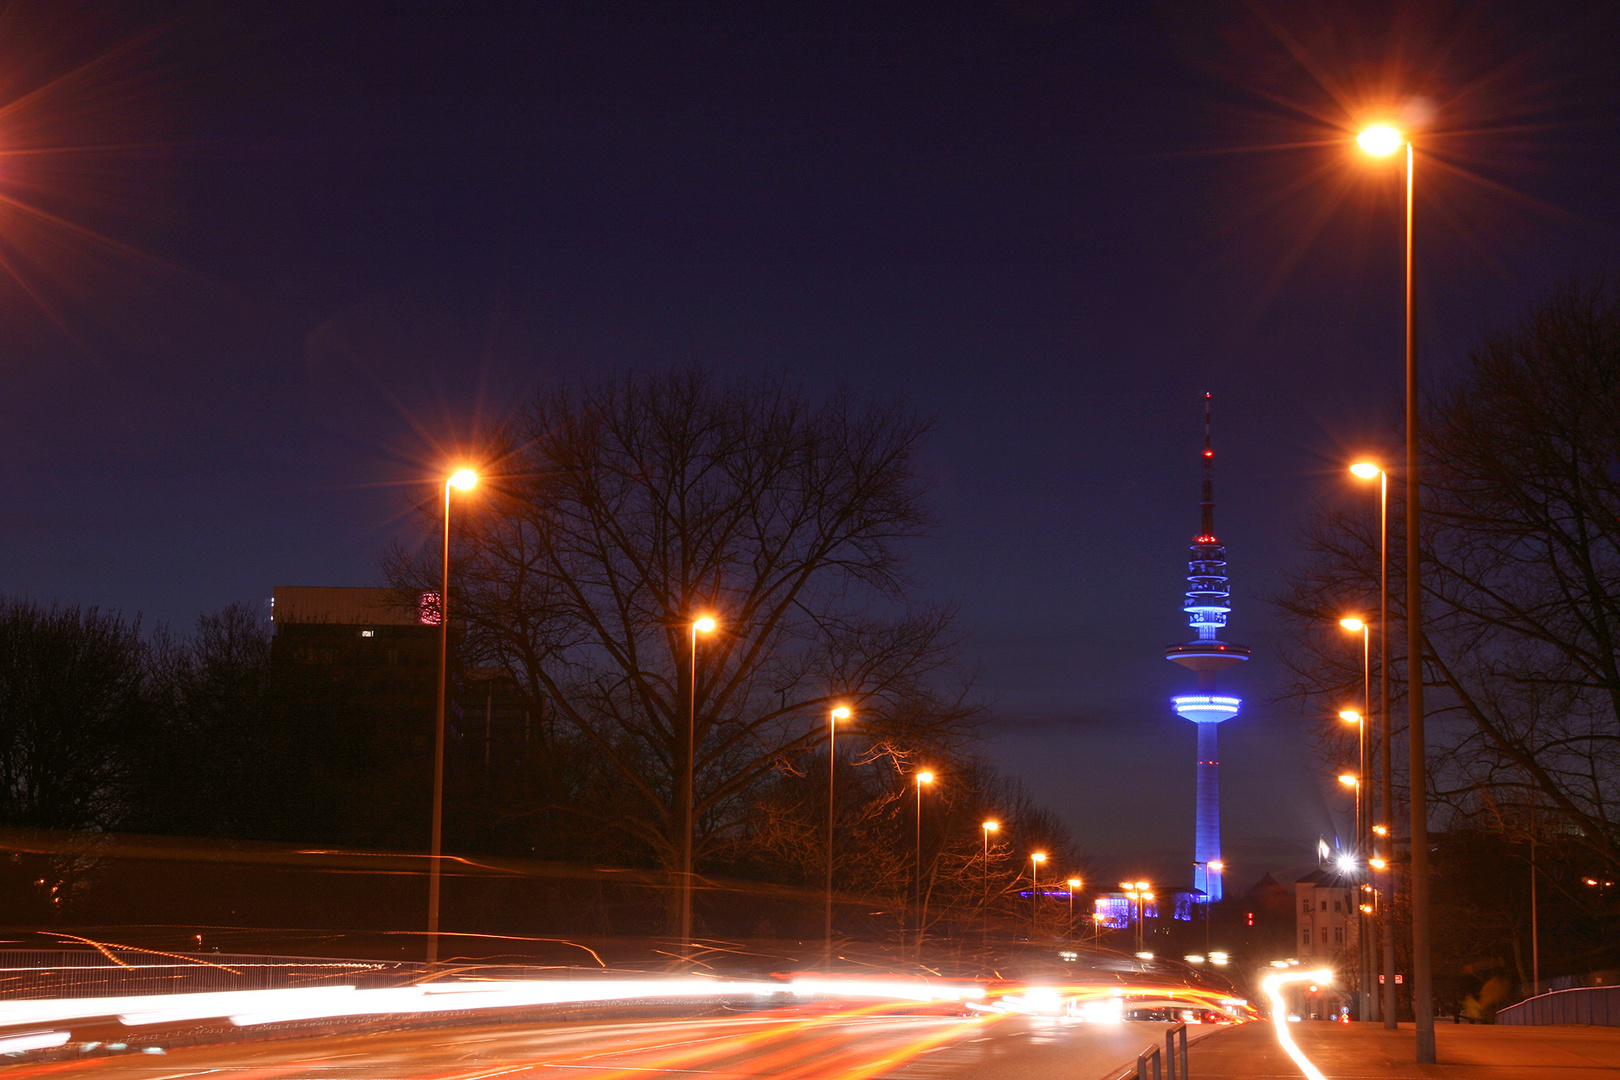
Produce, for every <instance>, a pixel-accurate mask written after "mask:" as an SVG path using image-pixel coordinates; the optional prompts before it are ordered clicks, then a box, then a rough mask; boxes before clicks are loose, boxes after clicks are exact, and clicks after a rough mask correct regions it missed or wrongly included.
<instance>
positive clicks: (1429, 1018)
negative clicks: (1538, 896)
mask: <svg viewBox="0 0 1620 1080" xmlns="http://www.w3.org/2000/svg"><path fill="white" fill-rule="evenodd" d="M1356 141H1357V142H1358V143H1359V144H1360V145H1361V148H1362V149H1363V150H1365V151H1367V152H1368V153H1369V154H1376V155H1379V156H1385V155H1389V154H1393V153H1394V152H1395V151H1397V150H1399V149H1401V148H1402V147H1405V149H1406V702H1407V724H1406V728H1407V737H1408V740H1409V744H1410V749H1409V752H1408V756H1409V758H1410V759H1411V766H1410V768H1411V778H1410V781H1409V784H1410V787H1411V797H1410V799H1409V800H1408V801H1409V802H1410V803H1411V804H1412V841H1411V844H1412V1018H1413V1021H1414V1024H1413V1027H1414V1028H1415V1030H1416V1033H1417V1055H1416V1060H1417V1063H1418V1064H1420V1065H1432V1064H1434V1061H1435V1053H1434V972H1433V969H1432V966H1431V958H1430V947H1429V807H1428V782H1429V780H1428V766H1427V762H1426V761H1425V753H1426V749H1425V740H1424V733H1423V721H1424V715H1423V581H1422V559H1421V548H1420V544H1419V540H1420V536H1421V531H1420V529H1419V516H1418V382H1417V261H1416V254H1417V245H1416V237H1415V230H1414V220H1413V219H1414V217H1415V213H1414V211H1415V207H1414V198H1413V196H1414V194H1415V191H1416V186H1417V178H1416V172H1415V165H1416V154H1415V153H1414V151H1413V147H1412V140H1411V139H1409V138H1407V137H1406V136H1405V135H1403V134H1402V133H1401V132H1399V131H1396V130H1395V129H1394V128H1392V127H1388V126H1386V125H1378V126H1376V127H1370V128H1368V129H1367V130H1366V131H1363V132H1362V133H1361V134H1360V135H1359V136H1358V137H1357V139H1356Z"/></svg>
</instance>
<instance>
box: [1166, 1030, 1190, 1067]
mask: <svg viewBox="0 0 1620 1080" xmlns="http://www.w3.org/2000/svg"><path fill="white" fill-rule="evenodd" d="M1177 1036H1180V1038H1181V1047H1180V1049H1181V1057H1180V1064H1179V1068H1178V1065H1177V1058H1176V1037H1177ZM1164 1056H1165V1057H1166V1058H1168V1059H1169V1060H1168V1061H1167V1062H1166V1064H1165V1073H1166V1074H1167V1075H1168V1076H1169V1078H1170V1080H1189V1077H1188V1074H1187V1025H1186V1024H1176V1025H1175V1026H1174V1027H1172V1028H1171V1029H1170V1030H1169V1031H1167V1032H1165V1033H1164Z"/></svg>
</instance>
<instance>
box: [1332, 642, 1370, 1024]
mask: <svg viewBox="0 0 1620 1080" xmlns="http://www.w3.org/2000/svg"><path fill="white" fill-rule="evenodd" d="M1352 622H1353V623H1356V626H1357V627H1362V629H1363V630H1365V627H1364V626H1362V624H1361V623H1360V621H1359V620H1356V619H1343V620H1341V623H1342V624H1343V625H1344V626H1345V627H1346V629H1353V628H1352V627H1350V626H1349V624H1350V623H1352ZM1339 719H1340V720H1343V721H1345V722H1346V723H1350V724H1354V725H1356V737H1357V740H1358V742H1359V744H1360V746H1359V750H1360V753H1359V754H1358V755H1357V760H1358V761H1359V762H1360V765H1359V769H1360V771H1359V772H1358V773H1357V777H1358V779H1357V781H1356V845H1355V848H1356V851H1357V853H1358V854H1365V856H1366V857H1367V858H1368V859H1369V865H1370V860H1371V847H1372V845H1371V842H1370V840H1369V839H1368V837H1367V826H1368V821H1367V818H1368V817H1369V816H1371V810H1370V803H1371V799H1372V796H1371V795H1370V794H1369V795H1368V796H1367V800H1366V801H1365V802H1364V801H1363V799H1362V797H1361V783H1360V780H1359V777H1362V776H1366V775H1367V774H1368V767H1367V718H1366V717H1365V716H1363V715H1362V714H1361V713H1359V712H1357V711H1356V710H1354V709H1340V710H1339ZM1339 779H1340V781H1341V782H1342V781H1343V779H1344V778H1343V777H1340V778H1339ZM1369 876H1370V875H1369ZM1360 910H1361V909H1360V908H1359V907H1358V908H1357V911H1358V914H1357V915H1356V966H1357V968H1358V969H1359V970H1358V984H1357V985H1358V987H1359V989H1358V991H1357V1003H1356V1004H1357V1011H1356V1015H1357V1018H1358V1019H1361V1020H1371V1019H1374V1017H1373V1015H1372V1012H1371V1001H1372V999H1371V994H1372V990H1371V986H1372V981H1371V980H1372V976H1371V972H1372V956H1373V954H1372V949H1371V947H1370V944H1369V942H1368V940H1367V920H1366V919H1363V918H1362V917H1361V915H1360V914H1359V912H1360Z"/></svg>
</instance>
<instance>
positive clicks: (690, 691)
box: [681, 615, 719, 950]
mask: <svg viewBox="0 0 1620 1080" xmlns="http://www.w3.org/2000/svg"><path fill="white" fill-rule="evenodd" d="M718 625H719V624H718V623H716V622H715V621H714V619H713V617H712V616H709V615H700V616H698V617H697V618H695V619H693V620H692V646H691V649H690V651H689V652H688V655H689V657H690V658H691V661H692V666H691V670H690V672H689V675H690V678H689V679H688V680H687V683H686V769H685V771H684V773H683V774H682V777H681V785H682V793H681V812H682V815H683V816H684V818H685V823H686V827H685V828H684V829H682V830H681V948H682V949H686V950H690V949H691V945H692V840H693V836H692V831H693V824H692V810H693V804H694V803H695V802H696V801H697V768H696V760H697V639H698V635H699V634H712V633H714V630H715V627H716V626H718Z"/></svg>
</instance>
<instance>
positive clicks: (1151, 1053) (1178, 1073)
mask: <svg viewBox="0 0 1620 1080" xmlns="http://www.w3.org/2000/svg"><path fill="white" fill-rule="evenodd" d="M1119 1080H1189V1077H1188V1073H1187V1025H1186V1024H1175V1025H1172V1026H1171V1028H1170V1030H1168V1031H1166V1032H1165V1033H1164V1049H1163V1051H1160V1049H1159V1044H1158V1043H1153V1044H1152V1045H1150V1046H1149V1047H1148V1048H1147V1049H1146V1050H1143V1051H1142V1052H1141V1053H1140V1054H1137V1055H1136V1068H1135V1069H1134V1070H1132V1071H1131V1072H1127V1073H1126V1074H1125V1075H1124V1076H1121V1077H1119Z"/></svg>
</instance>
